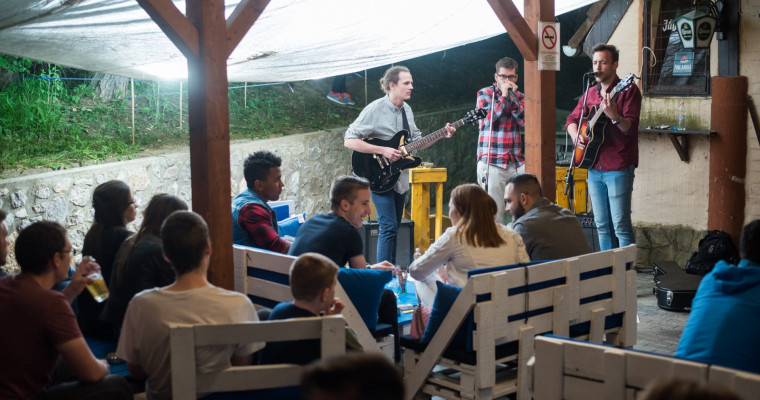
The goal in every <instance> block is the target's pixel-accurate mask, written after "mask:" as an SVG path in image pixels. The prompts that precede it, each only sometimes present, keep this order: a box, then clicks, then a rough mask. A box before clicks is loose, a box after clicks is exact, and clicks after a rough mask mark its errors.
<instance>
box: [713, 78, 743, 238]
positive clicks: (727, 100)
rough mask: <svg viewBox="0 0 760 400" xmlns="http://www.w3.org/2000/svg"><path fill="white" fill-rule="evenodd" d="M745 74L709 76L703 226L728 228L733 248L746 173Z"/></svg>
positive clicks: (740, 219) (738, 230) (740, 224)
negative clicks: (707, 177) (712, 133)
mask: <svg viewBox="0 0 760 400" xmlns="http://www.w3.org/2000/svg"><path fill="white" fill-rule="evenodd" d="M747 87H748V81H747V77H746V76H715V77H713V78H712V105H711V107H710V114H711V115H710V120H711V123H710V129H711V130H713V131H716V132H717V134H716V135H715V136H712V137H711V140H710V180H709V189H708V191H707V192H708V193H709V197H708V205H707V229H710V230H713V229H718V230H723V231H726V232H728V233H729V234H730V235H731V239H733V241H734V244H735V245H736V248H739V237H740V236H741V232H742V228H743V226H744V207H745V193H746V189H745V182H744V180H745V177H746V175H747Z"/></svg>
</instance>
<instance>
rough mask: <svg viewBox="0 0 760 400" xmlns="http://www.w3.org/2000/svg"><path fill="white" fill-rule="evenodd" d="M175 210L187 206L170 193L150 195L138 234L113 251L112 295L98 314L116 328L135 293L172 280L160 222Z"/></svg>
mask: <svg viewBox="0 0 760 400" xmlns="http://www.w3.org/2000/svg"><path fill="white" fill-rule="evenodd" d="M178 210H187V203H185V202H184V201H182V200H181V199H179V198H178V197H176V196H172V195H170V194H157V195H155V196H153V198H151V199H150V202H149V203H148V206H147V207H145V211H144V213H143V221H142V225H141V226H140V229H139V230H138V231H137V234H135V235H133V236H131V237H130V238H129V239H127V240H125V241H124V243H123V244H122V245H121V249H119V252H118V253H117V254H116V261H115V262H114V270H113V272H112V273H111V280H110V281H109V282H110V284H109V288H110V291H111V297H110V298H109V299H108V302H107V303H106V306H105V309H104V310H103V313H102V314H101V315H100V318H101V319H102V320H104V321H106V322H109V323H110V324H112V325H113V327H114V329H115V330H116V332H118V331H119V330H120V329H121V324H122V321H123V320H124V314H125V313H126V312H127V306H128V305H129V301H130V300H132V297H134V295H135V294H137V293H139V292H140V291H143V290H145V289H151V288H154V287H162V286H166V285H169V284H171V283H172V282H174V270H173V269H172V267H171V265H170V264H169V262H168V261H166V260H165V259H164V256H163V249H162V247H161V225H162V224H163V223H164V220H165V219H166V217H168V216H169V214H171V213H173V212H175V211H178Z"/></svg>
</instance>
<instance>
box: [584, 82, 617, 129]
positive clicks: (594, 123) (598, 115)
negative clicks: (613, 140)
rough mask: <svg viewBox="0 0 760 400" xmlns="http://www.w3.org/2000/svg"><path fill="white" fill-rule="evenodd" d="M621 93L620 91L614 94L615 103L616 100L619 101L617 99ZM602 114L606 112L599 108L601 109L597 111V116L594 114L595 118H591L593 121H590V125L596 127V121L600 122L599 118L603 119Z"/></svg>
mask: <svg viewBox="0 0 760 400" xmlns="http://www.w3.org/2000/svg"><path fill="white" fill-rule="evenodd" d="M619 93H620V91H619V90H615V91H614V92H613V93H612V100H613V101H614V100H617V97H618V94H619ZM602 113H604V111H602V107H599V109H597V110H596V114H594V116H593V117H591V119H590V120H589V124H590V125H591V126H594V125H596V121H598V120H599V117H601V116H602Z"/></svg>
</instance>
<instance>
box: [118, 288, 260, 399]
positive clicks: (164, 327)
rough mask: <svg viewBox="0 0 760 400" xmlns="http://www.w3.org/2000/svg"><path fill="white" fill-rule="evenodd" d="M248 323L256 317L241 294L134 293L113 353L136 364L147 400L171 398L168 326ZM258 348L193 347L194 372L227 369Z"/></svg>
mask: <svg viewBox="0 0 760 400" xmlns="http://www.w3.org/2000/svg"><path fill="white" fill-rule="evenodd" d="M248 321H258V316H257V315H256V310H255V308H254V307H253V304H252V303H251V301H250V300H249V299H248V297H246V296H245V295H243V294H241V293H237V292H232V291H229V290H224V289H221V288H218V287H216V286H206V287H202V288H198V289H192V290H186V291H181V292H172V291H168V290H166V289H165V288H153V289H148V290H144V291H142V292H140V293H138V294H137V295H135V297H134V298H133V299H132V301H131V302H130V303H129V307H128V308H127V314H126V316H125V317H124V325H123V326H122V329H121V337H120V338H119V345H118V348H117V350H116V354H117V356H118V357H119V358H122V359H124V360H126V361H127V362H129V363H132V364H137V365H139V366H140V367H142V369H143V370H144V371H145V373H147V374H148V384H147V388H146V392H147V395H148V398H149V399H151V400H163V399H171V398H172V384H171V362H170V360H171V359H170V351H169V325H170V324H231V323H237V322H248ZM263 347H264V344H263V343H248V344H244V345H228V346H208V347H203V348H197V349H196V354H195V359H196V362H197V365H198V371H199V372H202V373H207V372H214V371H220V370H223V369H225V368H228V367H229V366H230V365H231V364H230V359H231V358H232V356H233V355H235V356H246V355H248V354H251V353H253V352H255V351H257V350H259V349H261V348H263ZM199 395H200V394H199Z"/></svg>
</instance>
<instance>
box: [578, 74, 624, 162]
mask: <svg viewBox="0 0 760 400" xmlns="http://www.w3.org/2000/svg"><path fill="white" fill-rule="evenodd" d="M633 78H634V76H633V74H628V75H626V77H625V78H623V79H621V80H620V82H618V84H617V85H615V88H614V89H612V99H613V100H615V99H617V96H618V94H619V93H620V92H623V91H625V90H628V88H629V87H630V86H631V84H633ZM588 115H589V118H588V119H586V118H584V119H583V121H582V122H581V126H580V127H579V128H578V139H576V143H575V150H573V166H574V167H576V168H590V167H591V166H593V165H594V163H595V162H596V158H597V157H598V156H599V148H600V147H602V143H604V134H605V132H604V131H605V130H606V129H607V123H608V122H610V120H609V118H607V115H606V114H605V113H604V111H602V109H601V108H599V107H598V106H594V107H591V110H589V113H588Z"/></svg>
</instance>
